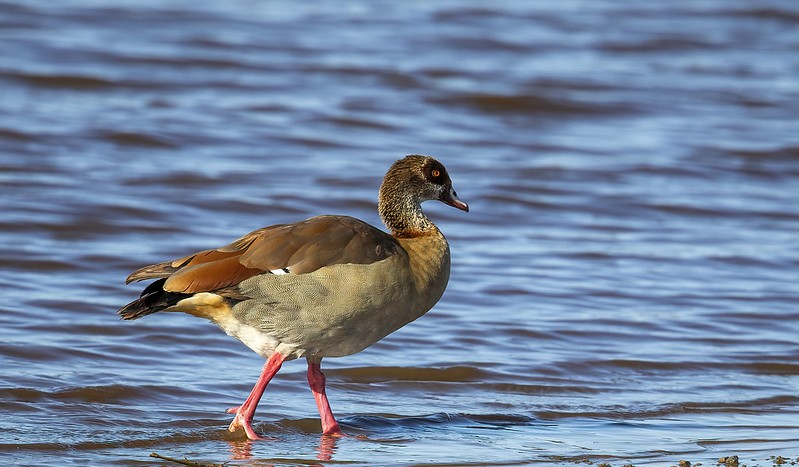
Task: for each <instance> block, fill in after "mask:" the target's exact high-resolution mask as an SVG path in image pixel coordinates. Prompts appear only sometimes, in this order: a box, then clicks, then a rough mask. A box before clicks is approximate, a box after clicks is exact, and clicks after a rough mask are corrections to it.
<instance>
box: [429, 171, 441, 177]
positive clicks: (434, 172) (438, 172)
mask: <svg viewBox="0 0 799 467" xmlns="http://www.w3.org/2000/svg"><path fill="white" fill-rule="evenodd" d="M431 174H432V175H433V177H436V178H438V177H440V176H441V171H440V170H438V169H433V172H431Z"/></svg>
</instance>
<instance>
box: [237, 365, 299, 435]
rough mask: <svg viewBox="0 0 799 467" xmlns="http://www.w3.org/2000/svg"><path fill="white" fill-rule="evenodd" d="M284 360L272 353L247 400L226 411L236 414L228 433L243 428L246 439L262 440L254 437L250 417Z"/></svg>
mask: <svg viewBox="0 0 799 467" xmlns="http://www.w3.org/2000/svg"><path fill="white" fill-rule="evenodd" d="M285 360H286V357H285V356H284V355H281V354H279V353H277V352H275V353H273V354H272V356H271V357H269V360H267V361H266V363H265V364H264V369H263V370H261V376H259V377H258V381H256V382H255V386H253V388H252V391H251V392H250V395H249V397H247V400H246V401H244V403H243V404H241V405H240V406H238V407H233V408H232V409H228V410H227V413H234V414H236V416H235V417H234V418H233V421H232V422H231V423H230V427H229V428H228V430H229V431H236V430H237V429H239V428H244V432H245V433H247V438H249V439H252V440H256V439H263V438H261V437H260V436H258V435H256V434H255V430H253V429H252V417H253V415H254V414H255V408H256V407H258V402H259V401H260V400H261V396H262V395H263V394H264V389H266V385H267V384H269V381H271V380H272V378H273V377H274V376H275V374H276V373H277V372H278V370H280V366H281V365H283V362H284V361H285Z"/></svg>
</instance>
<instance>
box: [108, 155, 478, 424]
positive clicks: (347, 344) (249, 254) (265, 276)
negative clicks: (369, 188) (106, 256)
mask: <svg viewBox="0 0 799 467" xmlns="http://www.w3.org/2000/svg"><path fill="white" fill-rule="evenodd" d="M427 200H439V201H442V202H444V203H446V204H448V205H450V206H453V207H455V208H457V209H460V210H462V211H466V212H468V211H469V206H468V205H467V204H466V203H464V202H463V201H461V200H459V199H458V196H457V194H456V193H455V190H454V189H453V188H452V180H451V179H450V177H449V175H448V174H447V170H446V169H445V168H444V166H443V165H442V164H441V163H440V162H438V161H437V160H435V159H434V158H432V157H429V156H420V155H410V156H407V157H405V158H403V159H400V160H398V161H396V162H395V163H394V164H393V165H392V166H391V168H390V169H389V170H388V173H386V176H385V177H384V179H383V183H382V184H381V186H380V191H379V197H378V211H379V214H380V218H381V219H382V220H383V222H384V223H385V224H386V227H388V230H389V231H390V234H389V233H385V232H383V231H381V230H379V229H377V228H375V227H373V226H371V225H369V224H367V223H365V222H363V221H360V220H358V219H355V218H352V217H348V216H318V217H312V218H310V219H307V220H304V221H301V222H297V223H294V224H280V225H273V226H270V227H264V228H262V229H258V230H255V231H253V232H251V233H249V234H247V235H245V236H243V237H241V238H239V239H238V240H236V241H234V242H233V243H231V244H229V245H226V246H223V247H221V248H216V249H211V250H205V251H201V252H198V253H194V254H191V255H189V256H186V257H183V258H180V259H177V260H174V261H166V262H163V263H158V264H153V265H150V266H145V267H143V268H141V269H139V270H137V271H135V272H133V273H132V274H131V275H130V276H129V277H128V278H127V283H130V282H135V281H141V280H148V279H156V280H155V282H153V283H151V284H149V285H148V286H147V287H146V288H145V289H144V291H143V292H142V294H141V296H140V297H139V298H138V299H137V300H135V301H133V302H131V303H129V304H127V305H125V306H124V307H122V308H121V309H120V310H119V311H118V314H119V315H120V316H121V317H122V319H125V320H133V319H138V318H141V317H142V316H146V315H150V314H153V313H156V312H159V311H179V312H183V313H189V314H191V315H194V316H198V317H201V318H207V319H209V320H211V321H213V322H214V323H216V324H217V325H218V326H219V327H220V328H222V330H223V331H225V332H226V333H227V334H229V335H231V336H233V337H235V338H237V339H238V340H240V341H241V342H242V343H244V344H245V345H246V346H247V347H249V348H250V349H252V350H253V351H255V352H256V353H257V354H259V355H261V356H262V357H264V358H266V359H267V361H266V364H265V365H264V368H263V370H262V372H261V375H260V377H259V378H258V381H257V382H256V383H255V386H254V387H253V389H252V392H251V393H250V395H249V397H248V398H247V400H246V401H245V402H244V403H243V404H242V405H240V406H239V407H234V408H232V409H229V410H228V412H229V413H232V414H235V417H234V419H233V422H231V424H230V428H229V430H230V431H236V430H238V429H239V428H243V429H244V431H245V433H246V434H247V437H248V438H249V439H253V440H255V439H259V438H260V437H259V436H258V435H257V434H256V433H255V431H254V430H253V428H252V419H253V415H254V413H255V409H256V406H257V405H258V402H259V401H260V399H261V396H262V395H263V392H264V389H266V386H267V384H268V383H269V381H270V380H271V379H272V377H274V375H275V374H276V373H277V372H278V370H280V367H281V365H282V364H283V362H285V361H287V360H293V359H296V358H300V357H305V359H306V360H307V361H308V384H309V385H310V387H311V391H312V392H313V395H314V398H315V399H316V404H317V406H318V408H319V415H320V417H321V422H322V432H323V433H324V434H326V435H339V434H340V433H341V429H340V428H339V425H338V423H337V422H336V419H335V417H334V416H333V412H332V411H331V410H330V404H329V403H328V400H327V395H326V394H325V376H324V374H323V373H322V371H321V369H320V364H321V361H322V358H324V357H342V356H345V355H351V354H354V353H356V352H360V351H361V350H363V349H365V348H367V347H369V346H370V345H372V344H374V343H375V342H377V341H379V340H380V339H382V338H384V337H386V336H387V335H389V334H391V333H392V332H394V331H396V330H397V329H399V328H401V327H402V326H404V325H406V324H408V323H410V322H411V321H413V320H415V319H416V318H419V317H420V316H422V315H423V314H425V313H426V312H427V311H428V310H430V308H432V307H433V305H435V304H436V302H438V300H439V299H440V298H441V295H442V294H443V293H444V289H445V288H446V286H447V282H448V280H449V268H450V252H449V244H448V243H447V240H446V238H444V235H443V234H442V233H441V231H440V230H439V229H438V227H436V226H435V224H433V222H432V221H431V220H430V219H429V218H428V217H427V216H426V215H425V214H424V213H423V212H422V208H421V203H422V202H423V201H427Z"/></svg>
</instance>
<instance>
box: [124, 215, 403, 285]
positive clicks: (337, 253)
mask: <svg viewBox="0 0 799 467" xmlns="http://www.w3.org/2000/svg"><path fill="white" fill-rule="evenodd" d="M401 248H402V247H400V246H399V243H397V241H396V240H395V239H394V237H392V236H390V235H388V234H387V233H385V232H382V231H380V230H378V229H376V228H374V227H372V226H371V225H369V224H367V223H365V222H362V221H360V220H358V219H355V218H352V217H347V216H319V217H313V218H311V219H308V220H305V221H302V222H297V223H294V224H281V225H273V226H271V227H265V228H263V229H259V230H255V231H253V232H251V233H249V234H247V235H245V236H243V237H241V238H239V239H238V240H236V241H234V242H233V243H231V244H229V245H226V246H224V247H222V248H217V249H214V250H205V251H201V252H199V253H195V254H193V255H189V256H186V257H184V258H180V259H177V260H175V261H167V262H164V263H158V264H154V265H151V266H145V267H143V268H141V269H139V270H138V271H136V272H134V273H133V274H131V275H130V276H129V277H128V279H127V282H133V281H140V280H145V279H156V278H167V280H166V282H165V284H164V290H166V291H169V292H182V293H197V292H207V291H213V290H218V289H222V288H225V287H231V286H234V285H236V284H238V283H239V282H241V281H243V280H245V279H248V278H250V277H253V276H255V275H258V274H263V273H270V272H269V271H278V270H281V269H282V270H284V271H288V272H289V273H290V274H306V273H309V272H313V271H316V270H317V269H319V268H321V267H324V266H329V265H332V264H344V263H354V264H368V263H373V262H375V261H380V260H382V259H385V258H388V257H389V256H391V255H394V254H397V253H398V251H399V250H400V249H401Z"/></svg>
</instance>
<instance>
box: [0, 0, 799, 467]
mask: <svg viewBox="0 0 799 467" xmlns="http://www.w3.org/2000/svg"><path fill="white" fill-rule="evenodd" d="M797 26H799V7H797V6H796V5H795V4H794V3H793V2H788V1H785V2H782V1H765V2H743V1H727V0H724V1H722V0H708V1H703V2H687V1H685V2H659V3H651V2H650V3H645V2H636V3H633V2H615V1H610V0H607V1H605V0H599V1H587V0H586V1H560V2H527V3H521V2H510V1H507V2H506V1H498V2H491V3H486V4H478V3H468V4H463V3H461V2H436V3H435V4H433V3H422V2H416V3H399V2H395V3H388V2H367V1H356V2H350V3H347V4H346V5H345V4H339V3H336V4H332V3H331V4H326V5H317V4H308V3H303V4H298V3H292V2H269V3H266V2H251V1H235V2H216V3H210V2H205V3H203V2H188V1H182V0H168V1H143V2H142V1H136V2H133V1H120V2H105V3H104V2H94V1H89V0H85V1H84V0H76V1H69V2H43V1H42V2H40V1H32V2H24V3H23V2H6V1H2V0H0V57H1V58H2V59H1V60H0V90H2V99H0V207H1V208H2V211H0V212H1V213H0V293H1V294H2V295H0V298H2V300H0V463H2V464H3V465H53V464H58V465H116V466H136V465H149V464H154V463H157V461H155V460H154V459H151V458H149V457H148V455H149V454H150V453H151V452H153V451H155V452H158V453H160V454H162V455H165V456H170V457H175V458H182V457H183V456H187V457H188V458H190V459H192V460H199V461H205V462H216V463H224V462H230V463H231V464H232V465H264V464H274V465H306V464H317V463H321V464H345V465H464V464H467V465H518V464H560V465H574V464H575V463H579V462H582V461H589V462H593V463H595V464H598V463H608V464H611V465H615V466H620V465H623V464H626V463H633V464H635V465H674V464H676V463H677V462H678V460H681V459H684V460H690V461H692V462H702V463H703V464H704V465H715V462H716V460H717V459H718V458H719V457H723V456H728V455H738V456H739V458H740V460H741V463H746V464H747V465H750V466H751V465H772V462H773V461H772V460H771V459H770V457H769V456H772V455H782V456H784V457H786V458H790V459H792V460H796V458H797V456H799V131H797V130H799V125H797V123H799V63H798V62H797V56H796V53H795V52H796V50H797V45H799V37H798V36H797V30H799V28H797ZM414 152H421V153H428V154H433V155H436V156H437V157H439V158H440V159H441V160H442V161H443V162H444V163H445V164H446V165H447V166H448V168H449V170H450V172H451V174H452V176H453V179H454V181H455V184H456V188H457V189H458V192H459V194H460V195H461V196H462V198H464V200H466V201H468V202H469V203H470V205H471V207H472V212H471V213H469V214H463V213H460V212H458V211H455V210H453V209H450V208H447V207H446V206H442V205H429V206H427V210H428V212H429V213H430V215H431V217H433V218H434V219H435V220H436V221H437V222H438V224H439V225H440V227H441V228H442V230H443V231H444V232H445V234H446V235H447V236H448V238H449V239H450V243H451V247H452V251H453V271H452V279H451V282H450V286H449V289H448V291H447V293H446V294H445V296H444V299H443V300H442V302H441V303H440V304H439V305H438V306H437V307H436V308H435V309H434V310H433V311H431V312H430V313H429V314H428V315H427V316H425V317H423V318H422V319H420V320H419V321H417V322H415V323H413V324H411V325H409V326H407V327H406V328H404V329H402V330H401V331H399V332H397V333H396V334H394V335H392V336H390V337H389V338H388V339H386V340H384V341H383V342H380V343H378V344H377V345H375V346H373V347H372V348H370V349H367V350H366V351H364V352H362V353H361V354H358V355H354V356H351V357H347V358H343V359H330V360H326V361H325V362H324V364H323V367H324V368H325V369H326V372H327V375H328V385H329V396H330V398H331V404H332V406H333V409H334V411H335V412H336V414H337V415H338V416H339V418H340V421H341V422H342V425H343V428H344V429H345V431H346V432H348V433H349V434H352V435H361V436H360V438H358V437H350V438H344V439H340V440H330V439H324V438H322V437H320V436H319V434H318V433H319V422H318V419H317V414H316V409H315V407H314V404H313V399H312V397H311V394H310V392H309V391H308V389H307V387H306V385H305V375H304V370H305V368H304V365H303V363H302V362H292V363H288V364H286V365H285V366H284V368H283V370H282V372H281V373H280V374H279V375H278V377H277V379H276V380H275V381H274V382H273V383H272V384H271V385H270V386H269V388H268V389H267V392H266V395H265V397H264V400H263V402H262V404H261V406H260V408H259V412H258V413H257V415H256V422H257V424H256V429H257V430H259V431H261V432H262V433H264V434H267V435H270V436H272V437H274V438H275V440H273V441H268V442H258V443H249V442H246V441H243V440H242V439H241V438H240V437H238V436H234V435H230V434H228V433H227V432H226V427H227V424H228V423H229V421H230V416H229V415H227V414H225V413H224V410H225V409H226V408H228V407H231V406H233V405H236V404H238V403H240V402H241V401H242V400H243V399H244V398H245V397H246V395H247V392H248V391H249V389H250V387H251V385H252V384H253V382H254V381H255V378H256V376H257V374H258V372H259V370H260V367H261V365H262V361H261V359H260V358H259V357H257V356H256V355H255V354H253V353H251V352H250V351H249V350H248V349H246V348H245V347H244V346H242V345H241V344H239V343H237V342H235V341H233V340H232V339H230V338H228V337H227V336H225V335H224V334H223V333H221V332H220V331H219V330H218V329H216V328H215V327H213V326H212V325H209V324H207V323H205V322H203V321H200V320H196V319H193V318H191V317H188V316H178V315H156V316H152V317H149V318H147V319H144V320H141V321H137V322H133V323H123V322H120V321H118V319H117V317H116V315H115V314H114V311H115V310H116V309H117V308H118V307H119V306H121V305H123V304H125V303H127V302H128V301H130V300H131V299H132V298H133V297H134V296H135V295H136V294H137V291H138V288H134V287H125V286H124V285H123V280H124V277H125V276H126V275H127V273H128V272H129V271H131V270H132V269H134V268H137V267H139V266H141V265H144V264H147V263H151V262H155V261H159V260H163V259H168V258H173V257H178V256H182V255H184V254H186V253H189V252H191V251H195V250H196V249H200V248H207V247H213V246H218V245H222V244H225V243H227V242H229V241H230V240H232V239H234V238H235V237H237V236H239V235H241V234H243V233H246V232H248V231H250V230H252V229H255V228H258V227H261V226H264V225H269V224H274V223H279V222H288V221H295V220H300V219H304V218H306V217H310V216H312V215H316V214H321V213H341V214H349V215H354V216H357V217H360V218H362V219H364V220H367V221H369V222H372V223H375V224H378V223H379V221H378V219H377V215H376V212H375V196H376V190H377V187H378V184H379V182H380V178H381V176H382V174H383V173H384V172H385V170H386V168H387V167H388V165H389V164H390V163H391V162H392V161H393V160H394V159H396V158H398V157H400V156H402V155H404V154H407V153H414Z"/></svg>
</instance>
